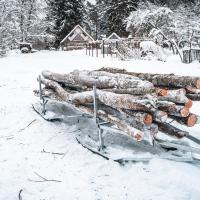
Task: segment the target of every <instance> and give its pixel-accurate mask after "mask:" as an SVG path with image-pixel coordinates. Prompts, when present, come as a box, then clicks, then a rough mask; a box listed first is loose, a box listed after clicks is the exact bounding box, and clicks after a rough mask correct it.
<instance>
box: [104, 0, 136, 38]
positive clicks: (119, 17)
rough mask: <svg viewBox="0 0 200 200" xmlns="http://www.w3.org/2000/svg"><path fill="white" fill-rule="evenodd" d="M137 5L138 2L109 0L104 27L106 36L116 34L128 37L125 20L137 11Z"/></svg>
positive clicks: (132, 0) (133, 0)
mask: <svg viewBox="0 0 200 200" xmlns="http://www.w3.org/2000/svg"><path fill="white" fill-rule="evenodd" d="M137 4H138V0H123V1H121V0H108V1H107V7H106V11H105V14H104V19H105V25H104V27H103V29H104V31H105V33H106V35H109V34H111V33H113V32H115V33H117V34H118V35H120V36H127V35H128V33H127V32H126V24H125V19H126V18H127V17H128V16H129V14H130V13H131V12H132V11H134V10H136V8H137ZM104 9H105V8H104Z"/></svg>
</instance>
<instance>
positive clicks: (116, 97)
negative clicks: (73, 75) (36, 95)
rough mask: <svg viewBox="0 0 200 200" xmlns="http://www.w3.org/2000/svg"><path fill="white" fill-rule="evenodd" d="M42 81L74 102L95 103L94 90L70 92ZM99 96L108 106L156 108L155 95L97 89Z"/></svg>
mask: <svg viewBox="0 0 200 200" xmlns="http://www.w3.org/2000/svg"><path fill="white" fill-rule="evenodd" d="M41 81H42V83H43V84H44V85H45V86H46V87H48V88H51V89H54V90H55V92H56V93H57V94H58V96H59V97H60V98H62V99H63V100H64V101H68V102H72V103H73V104H79V105H85V104H88V103H93V91H86V92H80V93H75V94H70V93H68V92H67V91H66V90H64V89H63V88H62V87H61V86H60V85H59V84H58V83H57V82H55V81H51V80H48V79H45V78H41ZM97 98H98V99H99V100H100V101H101V102H102V103H104V104H105V105H107V106H111V107H113V108H125V109H132V110H140V111H148V110H151V109H153V108H154V106H155V103H154V102H155V98H154V96H150V95H146V96H132V95H129V94H115V93H112V92H106V91H102V90H97Z"/></svg>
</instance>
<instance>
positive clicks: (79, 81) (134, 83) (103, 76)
mask: <svg viewBox="0 0 200 200" xmlns="http://www.w3.org/2000/svg"><path fill="white" fill-rule="evenodd" d="M42 75H43V76H44V77H45V78H46V79H49V80H53V81H56V82H58V83H61V84H66V85H67V84H68V85H78V86H79V87H80V86H82V87H89V88H92V87H93V86H94V85H95V86H96V87H97V88H98V89H113V92H116V93H122V94H137V95H141V94H149V93H152V92H154V90H155V88H154V86H153V84H152V83H150V82H148V81H142V80H141V79H139V78H138V77H134V76H130V75H126V74H112V73H108V72H100V71H99V72H98V71H78V70H76V71H73V72H71V73H69V74H58V73H53V72H50V71H43V72H42Z"/></svg>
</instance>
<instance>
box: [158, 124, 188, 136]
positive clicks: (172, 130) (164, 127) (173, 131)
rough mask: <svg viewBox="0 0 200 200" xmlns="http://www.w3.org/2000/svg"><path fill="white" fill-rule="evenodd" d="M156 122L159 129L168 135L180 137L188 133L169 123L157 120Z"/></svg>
mask: <svg viewBox="0 0 200 200" xmlns="http://www.w3.org/2000/svg"><path fill="white" fill-rule="evenodd" d="M157 124H158V129H159V131H161V132H163V133H166V134H167V135H169V136H172V137H175V138H178V139H181V138H183V137H186V136H187V135H189V133H188V132H186V131H183V130H180V129H178V128H176V127H174V126H172V125H170V124H168V123H166V122H165V123H158V122H157Z"/></svg>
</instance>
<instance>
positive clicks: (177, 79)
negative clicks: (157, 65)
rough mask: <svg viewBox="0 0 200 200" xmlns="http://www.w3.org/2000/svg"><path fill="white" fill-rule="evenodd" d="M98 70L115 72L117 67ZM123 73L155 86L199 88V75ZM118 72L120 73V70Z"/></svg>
mask: <svg viewBox="0 0 200 200" xmlns="http://www.w3.org/2000/svg"><path fill="white" fill-rule="evenodd" d="M99 71H106V72H112V73H117V69H115V70H112V68H101V69H100V70H99ZM123 71H124V72H123V74H127V75H132V76H136V77H138V78H140V79H142V80H147V81H149V82H151V83H153V84H154V86H155V87H160V86H162V87H169V88H186V87H187V86H192V87H194V88H197V89H200V77H195V76H179V75H174V74H150V73H135V72H127V71H125V70H123ZM119 73H122V71H121V70H120V71H119Z"/></svg>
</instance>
